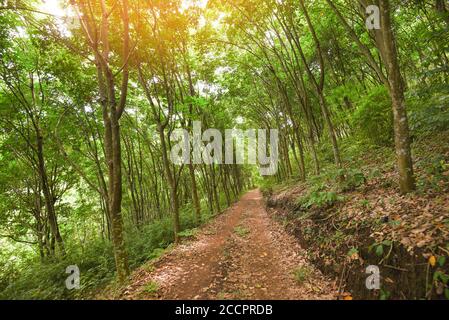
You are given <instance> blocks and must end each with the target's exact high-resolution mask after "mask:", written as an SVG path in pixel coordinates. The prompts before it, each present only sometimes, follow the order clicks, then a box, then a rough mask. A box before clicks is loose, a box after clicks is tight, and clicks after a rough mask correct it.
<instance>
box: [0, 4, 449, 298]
mask: <svg viewBox="0 0 449 320" xmlns="http://www.w3.org/2000/svg"><path fill="white" fill-rule="evenodd" d="M403 2H404V1H393V0H391V1H390V0H373V1H368V0H360V1H349V0H348V1H346V0H315V1H304V0H283V1H278V0H209V1H182V0H173V1H165V0H152V1H130V0H73V1H70V2H69V1H61V4H62V6H63V7H66V8H69V9H68V10H67V14H68V15H69V17H68V18H67V17H65V18H61V17H59V16H53V15H52V14H43V13H42V12H41V11H42V10H41V9H40V7H39V4H38V2H37V1H33V0H29V1H25V0H24V1H18V2H17V3H15V5H14V6H6V7H2V8H0V42H1V46H0V58H1V65H0V106H1V111H0V122H1V131H0V148H1V154H0V162H1V165H2V168H3V170H2V172H1V174H0V188H1V191H2V192H1V196H0V208H1V210H0V221H1V225H0V236H1V237H2V238H1V240H0V241H1V242H0V243H1V244H2V246H4V247H5V248H7V250H5V251H4V252H3V253H1V254H0V266H2V265H3V266H4V268H2V269H3V270H4V271H3V272H0V279H1V281H0V291H2V290H3V291H4V292H5V295H9V296H11V295H13V296H19V297H20V296H23V295H24V294H26V293H24V292H25V291H26V288H27V286H31V285H29V282H30V281H31V280H30V279H31V278H32V277H33V276H32V273H31V272H29V273H26V272H25V271H24V269H25V266H27V267H28V268H29V269H30V270H37V269H39V268H42V267H43V266H44V267H45V268H48V269H45V270H47V271H48V272H46V273H43V274H44V275H42V277H50V276H53V275H54V273H55V272H60V271H61V270H59V269H58V268H59V267H60V266H61V265H62V263H66V262H69V261H70V262H76V263H78V264H81V265H84V264H83V263H81V262H80V261H84V263H85V269H87V270H91V273H92V274H96V275H97V276H93V277H92V279H93V280H92V283H88V284H86V288H88V287H90V286H94V285H97V284H98V282H100V281H99V280H98V277H100V276H98V275H101V276H102V277H103V276H104V274H105V273H101V272H99V271H98V270H100V269H102V270H103V269H108V268H109V267H110V264H109V263H110V260H111V259H109V258H106V259H105V260H104V261H103V262H100V260H101V259H100V258H99V257H98V255H97V253H98V251H99V249H98V242H100V243H101V245H100V247H102V248H106V247H107V246H108V245H109V244H111V248H110V249H111V250H110V251H109V250H107V249H105V250H104V252H105V253H104V255H105V256H107V257H109V256H112V254H113V257H114V265H115V270H116V276H117V279H118V281H119V282H123V281H125V279H126V278H127V276H128V275H129V272H130V264H131V266H132V267H135V266H137V265H138V264H139V263H142V262H143V261H145V260H146V259H148V258H151V257H152V255H151V252H153V250H154V249H157V248H158V247H166V246H167V245H168V244H169V243H170V242H171V241H175V242H177V241H178V240H179V237H180V235H181V236H182V232H181V231H182V230H184V229H186V228H192V227H194V226H197V225H199V224H200V223H201V221H204V220H205V219H206V218H207V217H209V216H211V215H213V214H216V213H218V212H220V211H221V210H222V209H224V208H225V207H226V206H229V205H230V204H231V203H232V202H233V201H234V200H236V199H238V197H239V195H240V194H241V193H242V192H243V191H244V190H245V189H247V188H249V187H251V186H252V185H253V182H254V181H256V180H257V179H259V178H258V177H257V170H255V169H254V168H251V167H249V166H241V165H217V164H212V165H205V164H201V165H198V164H185V165H181V166H175V165H174V164H173V163H171V161H170V154H169V153H170V150H171V147H172V145H173V143H175V142H174V141H172V139H171V134H172V132H173V131H174V130H175V129H179V128H183V129H186V130H188V131H189V132H191V131H192V124H193V121H201V122H202V124H203V128H204V127H205V128H217V129H220V130H223V131H224V130H225V129H232V128H240V129H248V128H262V129H270V128H276V129H279V130H280V135H279V138H280V142H279V150H280V163H279V170H278V172H277V174H276V176H275V179H276V180H278V181H282V180H285V179H288V178H292V177H299V178H300V179H301V180H305V179H307V177H309V176H311V175H316V174H319V173H320V170H321V168H322V167H323V165H324V164H327V163H329V162H333V163H334V166H335V168H337V169H338V170H340V171H341V170H342V168H344V167H345V161H347V160H346V159H345V157H344V155H343V154H342V150H341V149H342V147H341V145H342V143H344V142H346V141H350V142H351V143H356V142H357V143H359V144H361V145H364V144H375V145H387V146H389V145H394V146H395V150H396V155H397V171H398V175H399V187H400V190H401V192H403V193H407V192H410V191H412V190H413V189H414V186H415V183H414V175H413V163H412V155H411V151H410V143H411V134H410V127H409V126H411V129H412V132H413V133H418V132H423V131H426V130H427V129H428V128H432V129H435V128H437V127H439V126H441V127H444V126H445V125H446V124H447V122H444V121H445V120H444V117H442V112H443V111H444V110H443V111H442V110H440V109H441V104H439V103H438V102H440V101H441V99H442V97H443V96H444V94H447V81H448V76H449V69H448V57H447V49H448V48H447V43H449V41H448V40H449V39H448V27H449V18H448V17H449V16H448V8H447V6H446V3H445V1H441V0H437V1H427V2H422V1H406V2H407V3H406V4H404V3H403ZM372 4H375V5H377V6H378V7H379V9H380V10H379V18H380V29H373V30H367V28H366V25H365V22H366V19H367V14H366V7H367V6H368V5H372ZM417 39H420V41H417ZM445 90H446V91H445ZM407 110H408V111H409V118H410V119H411V120H410V121H409V119H408V117H407ZM393 141H394V143H393ZM339 175H340V177H339V179H345V177H344V172H343V171H341V173H340V174H339ZM168 218H169V220H168ZM165 221H169V223H168V224H166V223H165ZM162 222H164V223H162ZM167 226H168V228H167ZM151 237H153V238H154V241H153V240H151V241H150V240H149V239H150V238H151ZM153 238H152V239H153ZM145 241H147V242H148V243H150V244H148V245H143V244H142V242H145ZM148 251H150V252H148ZM95 252H97V253H95ZM102 252H103V251H102ZM12 257H14V258H12ZM36 258H37V259H39V261H36V260H37V259H36ZM130 261H131V263H130ZM66 264H67V263H66ZM31 265H32V266H34V267H30V266H31ZM53 266H58V267H57V268H56V267H55V268H54V269H52V268H53ZM55 270H56V271H55ZM103 271H104V270H103ZM105 272H106V273H107V270H106V271H105ZM24 274H28V276H25V275H24ZM96 277H97V278H96ZM55 278H56V280H51V281H54V283H55V286H56V285H57V284H56V283H58V282H57V281H59V278H58V277H55ZM20 279H22V280H20ZM95 279H96V280H95ZM27 281H28V282H27ZM42 282H45V281H42ZM44 287H45V285H42V287H40V288H41V289H39V290H37V291H32V292H31V295H33V296H36V297H42V296H43V295H44V293H43V292H44V291H45V289H42V288H44ZM61 290H62V291H61ZM47 291H48V290H47ZM64 294H66V292H65V291H64V289H63V288H62V289H57V290H56V289H55V291H53V292H50V293H48V295H49V296H63V295H64Z"/></svg>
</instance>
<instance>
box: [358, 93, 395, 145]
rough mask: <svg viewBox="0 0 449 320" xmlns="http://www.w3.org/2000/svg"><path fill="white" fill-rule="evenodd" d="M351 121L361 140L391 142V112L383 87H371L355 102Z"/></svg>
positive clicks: (379, 143) (377, 142)
mask: <svg viewBox="0 0 449 320" xmlns="http://www.w3.org/2000/svg"><path fill="white" fill-rule="evenodd" d="M351 123H352V125H353V127H354V128H355V130H356V134H357V135H358V136H359V137H360V138H361V139H362V140H364V141H366V142H369V143H372V144H374V145H381V146H382V145H391V144H392V141H393V113H392V109H391V99H390V97H389V95H388V91H387V90H386V89H385V87H383V86H379V87H375V88H373V89H371V91H370V92H368V94H367V95H365V96H363V97H362V98H361V99H360V100H359V101H358V102H357V108H356V109H355V111H354V113H353V114H352V117H351Z"/></svg>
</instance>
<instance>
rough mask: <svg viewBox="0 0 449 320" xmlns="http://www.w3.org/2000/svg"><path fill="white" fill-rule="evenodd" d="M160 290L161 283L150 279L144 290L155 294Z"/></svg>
mask: <svg viewBox="0 0 449 320" xmlns="http://www.w3.org/2000/svg"><path fill="white" fill-rule="evenodd" d="M158 291H159V284H158V283H157V282H154V281H150V282H148V283H147V284H146V285H145V288H144V292H145V293H148V294H151V295H155V294H157V292H158Z"/></svg>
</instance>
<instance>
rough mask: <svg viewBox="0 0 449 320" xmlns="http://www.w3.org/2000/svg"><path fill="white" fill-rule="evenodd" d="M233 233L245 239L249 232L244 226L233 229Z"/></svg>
mask: <svg viewBox="0 0 449 320" xmlns="http://www.w3.org/2000/svg"><path fill="white" fill-rule="evenodd" d="M234 232H235V233H236V234H237V235H238V236H240V237H242V238H245V237H246V236H247V235H248V234H249V230H248V229H247V228H245V227H244V226H237V227H235V228H234Z"/></svg>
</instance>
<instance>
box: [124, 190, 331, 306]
mask: <svg viewBox="0 0 449 320" xmlns="http://www.w3.org/2000/svg"><path fill="white" fill-rule="evenodd" d="M295 270H300V271H301V272H300V273H301V274H304V277H303V279H301V281H298V280H296V279H295V276H294V271H295ZM149 283H152V284H157V285H153V286H148V284H149ZM149 287H153V288H157V290H156V289H150V290H149V289H148V288H149ZM336 291H337V290H336V286H335V283H334V282H333V281H330V280H329V279H325V278H324V277H323V276H322V275H321V274H320V272H319V271H317V270H315V269H314V268H313V267H311V266H310V265H309V264H308V263H307V261H306V258H305V252H304V250H303V249H301V247H300V246H299V245H298V243H297V242H296V241H295V239H294V238H292V237H291V236H290V235H288V234H287V233H286V232H285V231H284V230H283V228H282V227H281V226H280V225H278V224H277V223H276V222H274V221H273V220H271V219H270V218H269V217H268V215H267V212H266V210H265V208H264V203H263V200H262V196H261V193H260V191H259V190H253V191H250V192H248V193H247V194H245V195H244V196H243V197H242V198H241V200H240V201H239V202H237V203H235V204H234V205H233V206H231V207H230V208H228V209H227V210H226V211H225V212H224V213H223V214H221V215H220V216H218V217H217V218H216V219H214V220H213V221H212V222H211V223H209V224H207V225H206V226H204V227H202V228H201V230H200V231H199V232H198V234H196V236H195V238H194V239H193V240H189V241H185V242H184V243H182V244H180V245H178V246H176V247H175V248H174V249H173V250H171V251H170V252H168V253H166V254H165V255H164V256H162V257H161V258H160V259H159V260H157V261H156V262H152V263H150V264H149V265H145V266H143V267H142V268H140V269H139V270H138V271H136V272H135V273H134V275H133V277H132V280H131V284H130V285H129V286H128V287H127V288H126V289H125V290H123V292H122V294H121V296H120V298H122V299H171V300H176V299H335V298H336Z"/></svg>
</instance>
